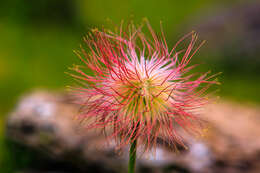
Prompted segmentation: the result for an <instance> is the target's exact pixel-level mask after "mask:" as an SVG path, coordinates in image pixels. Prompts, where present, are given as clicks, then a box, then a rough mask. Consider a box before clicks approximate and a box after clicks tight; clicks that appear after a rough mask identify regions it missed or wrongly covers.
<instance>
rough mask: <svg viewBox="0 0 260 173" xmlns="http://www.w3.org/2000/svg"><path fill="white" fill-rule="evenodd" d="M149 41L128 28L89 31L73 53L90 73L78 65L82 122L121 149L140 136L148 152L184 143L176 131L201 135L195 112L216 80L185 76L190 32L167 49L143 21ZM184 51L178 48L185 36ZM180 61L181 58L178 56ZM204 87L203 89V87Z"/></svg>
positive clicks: (135, 30)
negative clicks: (107, 135) (99, 130)
mask: <svg viewBox="0 0 260 173" xmlns="http://www.w3.org/2000/svg"><path fill="white" fill-rule="evenodd" d="M147 27H148V29H149V31H150V34H151V36H152V39H151V40H150V39H149V38H147V37H146V36H145V34H144V33H143V32H142V31H141V28H142V27H139V28H136V27H135V26H134V25H133V24H130V25H129V26H128V28H127V30H126V31H123V29H122V27H121V28H120V31H119V34H115V33H112V32H110V31H106V32H105V31H99V30H97V29H95V30H93V31H92V33H91V34H89V35H88V37H86V38H85V39H84V41H85V43H86V48H83V47H81V51H80V52H76V53H77V55H78V56H79V58H80V59H81V60H82V62H83V63H84V65H85V66H86V67H87V68H88V69H90V70H91V72H92V73H93V74H92V75H90V74H88V73H86V71H84V69H82V68H80V67H78V66H77V68H74V70H75V71H76V72H77V73H78V74H71V75H72V76H73V77H74V78H76V79H79V81H81V83H82V85H83V86H82V87H78V88H75V89H74V92H75V94H76V95H77V96H78V97H79V98H80V99H78V100H77V101H78V103H79V104H81V105H82V106H83V108H82V113H81V115H80V117H81V118H83V119H87V120H88V127H89V128H104V129H105V128H106V129H110V130H108V131H109V132H111V133H110V136H111V137H113V138H117V137H118V138H119V140H118V141H120V142H119V147H121V146H124V145H126V144H128V143H129V142H130V141H133V140H135V139H136V138H138V140H139V141H140V142H142V143H143V144H145V146H146V147H147V148H151V147H153V146H154V145H155V144H156V141H157V138H158V137H160V138H165V139H167V141H169V142H170V144H172V145H173V146H175V144H176V143H178V144H181V145H184V144H183V142H182V139H181V136H180V135H178V132H177V129H178V128H183V129H185V130H187V131H190V132H192V133H199V132H200V128H197V127H198V126H199V125H200V122H201V121H200V118H199V117H198V115H199V114H198V110H199V109H200V108H201V106H203V105H204V104H206V103H207V102H208V100H207V99H206V96H205V94H204V92H205V91H206V89H207V88H208V87H209V85H210V84H215V83H216V82H215V81H212V80H211V81H210V79H211V78H212V77H214V76H208V73H206V74H203V75H200V76H198V77H196V75H195V74H191V75H187V72H188V71H189V70H190V69H192V68H193V67H195V66H188V64H189V62H190V59H191V58H192V57H193V55H194V54H195V53H196V52H197V50H198V49H199V47H200V46H201V45H202V44H201V45H199V46H198V48H196V49H195V50H194V51H193V52H192V49H193V47H194V44H195V41H196V39H197V35H196V34H195V33H194V32H191V33H189V34H187V35H186V36H184V37H183V38H182V39H181V40H180V41H178V42H177V44H176V45H175V46H174V47H173V48H172V49H171V50H169V49H168V47H167V44H166V41H165V38H164V34H163V32H162V34H161V36H158V35H157V34H156V33H155V32H154V31H153V30H152V28H151V26H150V25H149V23H148V22H147ZM189 36H190V37H191V41H190V43H189V45H188V47H187V48H186V49H185V50H181V51H176V47H177V45H178V44H179V43H180V42H183V40H185V39H186V38H188V37H189ZM180 57H181V58H180ZM202 84H207V85H206V86H201V85H202Z"/></svg>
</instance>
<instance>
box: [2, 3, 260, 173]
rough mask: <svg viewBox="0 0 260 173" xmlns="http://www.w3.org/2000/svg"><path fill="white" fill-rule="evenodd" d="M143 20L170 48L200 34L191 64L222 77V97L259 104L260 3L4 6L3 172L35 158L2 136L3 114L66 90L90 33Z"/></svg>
mask: <svg viewBox="0 0 260 173" xmlns="http://www.w3.org/2000/svg"><path fill="white" fill-rule="evenodd" d="M144 17H146V18H148V19H149V21H150V23H151V25H152V26H153V28H154V29H155V30H156V31H158V32H159V31H160V21H162V23H163V28H164V31H165V34H166V38H167V41H168V44H169V46H172V45H174V43H175V42H176V41H177V40H178V39H179V38H181V37H182V36H183V35H184V34H186V33H188V32H190V31H191V30H195V31H197V32H198V33H199V39H200V40H207V42H206V44H205V45H204V46H203V47H202V48H201V49H200V51H199V53H198V54H197V55H196V56H195V57H194V59H193V62H192V63H197V62H199V63H201V62H202V64H203V65H202V67H201V68H202V69H203V70H204V69H206V70H208V69H211V70H212V71H213V72H223V73H222V74H221V75H220V76H219V77H218V78H219V81H220V82H221V83H222V85H221V86H220V87H219V88H220V91H219V92H218V93H217V94H218V95H219V96H221V97H222V98H224V99H229V100H234V101H236V102H241V103H248V102H250V103H253V104H255V105H258V104H259V103H260V91H259V88H260V77H259V75H260V57H259V55H260V2H259V1H256V0H255V1H253V0H251V1H247V0H228V1H227V0H211V1H208V0H196V1H195V0H186V1H180V0H160V1H157V0H149V1H140V0H125V1H122V0H110V1H107V0H37V1H35V0H12V1H1V3H0V91H1V92H0V168H1V171H0V172H15V171H17V170H19V169H21V168H26V167H28V165H30V164H31V163H32V158H34V159H35V157H34V156H32V153H30V152H27V151H26V150H25V149H24V148H21V147H20V146H18V145H16V144H13V143H11V142H9V141H8V140H7V139H6V138H5V120H6V115H7V113H8V112H10V111H11V109H12V108H13V107H14V104H15V103H16V101H17V98H18V97H19V96H20V95H21V94H23V93H24V92H27V91H30V90H32V89H34V88H48V89H52V90H64V88H65V86H66V85H70V84H71V83H72V82H73V81H72V80H71V78H70V77H69V76H68V75H66V74H64V72H65V71H68V70H67V68H68V67H70V66H72V64H75V63H76V64H77V63H78V59H77V57H76V56H75V55H74V53H73V50H75V49H78V48H79V44H80V43H81V42H82V37H83V36H84V34H86V33H87V32H88V31H89V30H90V29H91V28H95V27H99V28H100V27H102V26H105V27H107V26H108V27H111V22H109V21H108V20H110V21H112V22H113V23H115V24H119V23H120V21H121V20H122V19H123V20H125V21H127V20H129V19H133V20H134V21H135V23H139V22H141V21H142V19H143V18H144Z"/></svg>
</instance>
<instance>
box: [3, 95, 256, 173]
mask: <svg viewBox="0 0 260 173" xmlns="http://www.w3.org/2000/svg"><path fill="white" fill-rule="evenodd" d="M77 111H78V107H77V106H76V105H73V104H71V100H70V97H68V96H66V95H64V94H58V93H52V92H47V91H37V92H33V93H31V94H28V95H26V96H24V97H22V98H21V100H20V101H19V102H18V104H17V107H16V108H15V109H14V111H13V112H12V113H11V114H10V116H9V119H8V123H7V135H8V136H9V137H10V138H11V139H13V140H15V141H17V142H19V143H22V144H24V145H26V146H28V147H33V148H35V149H37V150H39V151H41V152H43V153H47V154H48V155H49V157H50V158H52V159H53V158H59V159H64V160H66V161H68V162H69V163H71V164H73V165H76V167H79V168H80V167H84V168H85V169H86V170H88V169H90V168H91V169H93V165H96V168H95V169H96V172H126V163H127V154H126V153H127V152H126V151H127V149H126V151H121V153H120V154H118V153H116V152H115V151H114V148H115V144H114V143H113V142H111V143H110V145H107V142H106V140H105V137H104V136H103V135H97V134H96V133H94V132H91V131H86V130H79V128H78V127H79V125H78V122H77V121H76V120H75V119H74V116H75V115H76V114H77ZM259 113H260V109H259V108H258V107H257V106H245V105H242V104H238V103H232V102H228V101H222V100H220V101H219V103H216V104H213V105H210V106H209V107H208V108H207V109H206V113H205V115H204V117H205V118H206V119H207V120H208V122H209V125H210V128H209V132H208V135H207V136H206V137H205V138H203V139H194V138H192V137H186V138H187V140H188V142H187V143H188V146H189V150H181V151H180V153H179V154H176V153H174V152H172V151H170V150H169V149H168V148H164V147H163V146H159V147H158V148H157V152H156V154H154V155H151V156H149V154H146V155H144V157H141V158H140V159H138V164H137V166H138V171H139V172H149V173H150V172H151V173H162V172H167V173H170V172H194V173H195V172H196V173H197V172H201V173H204V172H205V173H214V172H223V173H225V172H226V173H233V172H237V173H239V172H241V173H242V172H250V173H257V172H260V166H259V163H260V115H259ZM147 158H148V159H147ZM79 170H80V169H79Z"/></svg>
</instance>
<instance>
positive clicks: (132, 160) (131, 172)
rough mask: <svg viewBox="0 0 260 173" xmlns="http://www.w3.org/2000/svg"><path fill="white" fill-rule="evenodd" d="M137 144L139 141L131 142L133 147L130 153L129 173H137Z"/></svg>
mask: <svg viewBox="0 0 260 173" xmlns="http://www.w3.org/2000/svg"><path fill="white" fill-rule="evenodd" d="M136 144H137V139H135V140H134V141H133V142H131V147H130V151H129V162H128V173H134V172H135V160H136Z"/></svg>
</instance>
